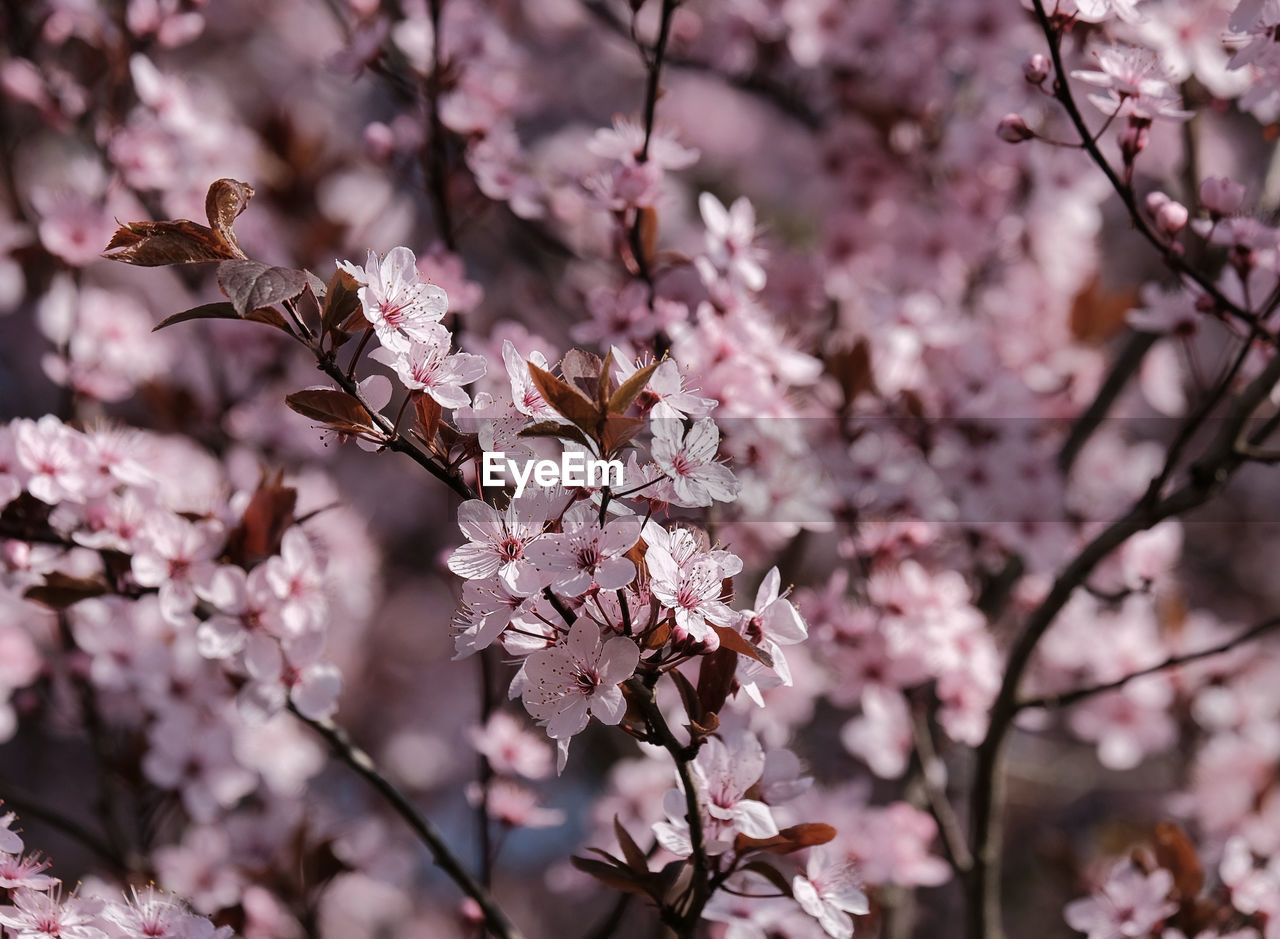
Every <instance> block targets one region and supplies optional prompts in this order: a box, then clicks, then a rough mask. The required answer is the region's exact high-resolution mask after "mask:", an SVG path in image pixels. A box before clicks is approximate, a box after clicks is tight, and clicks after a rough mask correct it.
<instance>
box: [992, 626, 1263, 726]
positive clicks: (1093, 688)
mask: <svg viewBox="0 0 1280 939" xmlns="http://www.w3.org/2000/svg"><path fill="white" fill-rule="evenodd" d="M1277 626H1280V616H1273V617H1272V618H1271V619H1267V620H1263V621H1262V622H1261V623H1258V624H1257V625H1256V626H1254V627H1252V628H1250V629H1247V630H1245V631H1244V632H1242V633H1241V634H1240V635H1238V636H1235V637H1233V638H1231V639H1228V640H1226V641H1225V642H1220V643H1219V644H1218V645H1216V646H1212V647H1211V648H1208V649H1198V650H1197V651H1195V652H1184V653H1182V654H1180V655H1171V656H1169V658H1167V659H1165V660H1164V661H1163V662H1160V663H1158V664H1156V665H1150V666H1148V667H1147V668H1141V669H1138V671H1136V672H1130V673H1129V674H1128V675H1125V676H1123V677H1121V678H1117V679H1115V680H1114V681H1107V682H1102V683H1100V684H1097V685H1087V686H1085V687H1083V688H1076V689H1075V690H1073V691H1063V692H1059V693H1058V694H1047V695H1041V696H1040V697H1038V698H1026V699H1024V700H1022V701H1019V702H1018V705H1017V709H1018V710H1019V711H1024V710H1028V709H1030V708H1063V707H1069V706H1070V705H1072V704H1075V703H1076V702H1077V701H1083V700H1084V699H1085V698H1091V697H1093V696H1094V695H1099V694H1105V693H1106V692H1108V691H1116V690H1117V689H1119V688H1123V687H1124V686H1125V685H1127V684H1128V683H1129V682H1131V681H1133V680H1134V679H1135V678H1143V677H1145V676H1147V675H1155V674H1157V673H1159V672H1163V671H1167V670H1168V669H1171V668H1177V667H1178V666H1180V665H1187V664H1189V663H1191V662H1198V661H1200V660H1201V659H1207V658H1212V657H1213V656H1215V655H1222V654H1223V653H1224V652H1230V651H1231V650H1232V649H1235V648H1237V647H1239V646H1242V645H1244V644H1245V643H1248V642H1252V641H1253V640H1254V639H1258V638H1260V637H1262V636H1263V635H1265V634H1266V633H1268V632H1270V631H1271V630H1273V629H1275V628H1276V627H1277Z"/></svg>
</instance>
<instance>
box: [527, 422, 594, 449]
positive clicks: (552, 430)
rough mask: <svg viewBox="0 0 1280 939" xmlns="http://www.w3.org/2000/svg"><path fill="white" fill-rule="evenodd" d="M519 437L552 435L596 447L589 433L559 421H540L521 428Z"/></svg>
mask: <svg viewBox="0 0 1280 939" xmlns="http://www.w3.org/2000/svg"><path fill="white" fill-rule="evenodd" d="M516 436H519V437H551V438H554V439H557V440H572V441H573V442H574V443H580V444H582V445H583V446H584V447H586V448H588V449H594V448H595V444H593V443H592V442H591V441H590V440H589V439H588V438H587V435H586V434H584V433H583V432H582V431H580V430H579V429H578V428H576V427H574V426H573V425H572V424H561V423H558V422H557V421H538V423H536V424H530V425H529V426H528V427H522V428H520V432H519V433H518V434H517V435H516Z"/></svg>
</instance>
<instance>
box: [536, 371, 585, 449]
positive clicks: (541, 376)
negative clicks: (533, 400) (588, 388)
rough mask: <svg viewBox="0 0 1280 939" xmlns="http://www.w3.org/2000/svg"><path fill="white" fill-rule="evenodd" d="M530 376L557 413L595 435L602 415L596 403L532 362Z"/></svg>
mask: <svg viewBox="0 0 1280 939" xmlns="http://www.w3.org/2000/svg"><path fill="white" fill-rule="evenodd" d="M529 375H530V377H532V378H533V383H534V385H536V386H537V388H538V391H539V392H540V393H541V394H542V397H543V398H544V399H545V400H546V402H547V404H549V405H551V407H552V408H554V409H555V411H556V413H558V414H560V415H562V416H564V417H567V418H568V419H569V420H571V421H573V423H575V424H577V425H578V426H579V427H581V428H582V430H583V431H584V432H586V433H587V434H594V433H595V431H596V427H597V426H598V425H599V423H600V418H601V416H602V414H601V411H600V409H599V408H597V407H596V405H595V403H594V402H592V401H588V400H587V398H586V397H584V396H583V395H582V394H580V393H579V392H577V391H575V390H574V389H573V388H572V387H570V386H569V385H568V384H566V383H565V382H563V381H561V380H560V379H559V378H556V377H555V376H554V375H552V374H551V373H550V372H548V371H547V370H545V369H541V368H539V367H538V366H536V365H534V364H533V363H532V362H530V363H529Z"/></svg>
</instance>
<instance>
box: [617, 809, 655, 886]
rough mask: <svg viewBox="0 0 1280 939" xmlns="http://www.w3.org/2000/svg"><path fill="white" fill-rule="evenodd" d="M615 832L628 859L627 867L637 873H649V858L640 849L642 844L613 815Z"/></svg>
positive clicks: (619, 844) (619, 845) (623, 853)
mask: <svg viewBox="0 0 1280 939" xmlns="http://www.w3.org/2000/svg"><path fill="white" fill-rule="evenodd" d="M613 833H614V834H615V835H616V836H617V838H618V847H620V848H622V856H623V857H624V858H626V859H627V867H629V868H631V869H632V870H633V871H635V872H636V873H637V874H639V873H646V874H647V873H648V872H649V859H648V858H647V857H645V853H644V852H643V851H641V850H640V846H639V845H638V844H636V842H635V839H634V838H632V837H631V834H630V832H628V831H627V829H626V828H624V827H623V825H622V822H620V821H619V820H618V816H616V815H615V816H614V817H613Z"/></svg>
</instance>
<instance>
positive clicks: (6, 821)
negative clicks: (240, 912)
mask: <svg viewBox="0 0 1280 939" xmlns="http://www.w3.org/2000/svg"><path fill="white" fill-rule="evenodd" d="M14 819H15V816H14V813H12V812H9V813H7V814H5V815H3V816H0V889H3V890H4V891H5V893H6V895H7V898H8V901H9V902H8V903H7V904H5V905H2V906H0V925H3V926H4V927H5V928H6V931H7V932H8V934H9V935H11V936H13V937H15V939H46V937H50V936H65V937H67V939H136V937H138V936H152V937H155V939H228V937H229V936H231V934H232V930H231V927H230V926H222V927H219V928H215V927H214V925H213V923H211V922H210V921H209V920H208V919H207V918H205V917H203V916H199V915H197V914H195V913H192V912H191V911H190V909H188V908H187V907H186V906H185V905H184V904H183V903H182V902H181V901H180V900H178V899H176V898H175V897H172V896H169V895H167V894H164V893H161V892H160V891H159V890H157V889H155V887H145V888H143V889H141V890H138V889H135V890H133V892H132V895H131V896H130V897H125V898H121V897H120V896H119V894H118V893H117V894H114V895H113V894H112V892H111V891H110V889H108V888H106V887H105V885H102V886H101V887H99V886H97V885H95V886H94V887H93V888H89V887H86V888H82V889H80V890H77V891H76V892H75V893H73V894H70V895H67V896H63V894H62V883H61V881H59V880H58V879H57V878H55V877H51V876H49V875H48V874H45V873H44V871H45V870H46V869H48V867H49V863H48V862H47V861H42V860H40V859H39V858H38V857H37V856H36V855H30V854H28V855H24V854H23V843H22V838H21V837H20V836H19V835H18V833H17V832H15V831H13V830H12V826H13V822H14Z"/></svg>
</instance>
